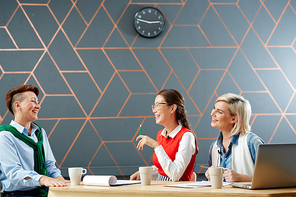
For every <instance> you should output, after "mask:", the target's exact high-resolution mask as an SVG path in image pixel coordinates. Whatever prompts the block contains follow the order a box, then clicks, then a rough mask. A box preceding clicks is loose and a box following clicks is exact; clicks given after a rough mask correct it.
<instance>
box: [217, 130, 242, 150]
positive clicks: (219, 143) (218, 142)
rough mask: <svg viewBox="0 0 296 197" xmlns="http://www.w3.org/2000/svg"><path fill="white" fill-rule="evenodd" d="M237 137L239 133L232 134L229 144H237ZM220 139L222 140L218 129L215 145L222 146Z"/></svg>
mask: <svg viewBox="0 0 296 197" xmlns="http://www.w3.org/2000/svg"><path fill="white" fill-rule="evenodd" d="M238 138H239V134H236V135H234V136H232V138H231V141H230V144H235V145H237V144H238ZM222 140H223V135H222V131H220V133H219V135H218V138H217V145H218V146H219V147H222Z"/></svg>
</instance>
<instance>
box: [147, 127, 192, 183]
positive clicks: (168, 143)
mask: <svg viewBox="0 0 296 197" xmlns="http://www.w3.org/2000/svg"><path fill="white" fill-rule="evenodd" d="M161 132H162V130H160V131H159V132H158V134H157V137H156V140H157V142H158V143H160V144H161V145H162V147H163V148H164V150H165V152H166V154H167V155H168V156H169V158H170V159H171V160H172V161H174V160H175V157H176V153H177V152H178V149H179V144H180V141H181V139H182V137H183V135H184V133H186V132H192V131H190V130H189V129H187V128H185V127H182V129H181V130H180V131H179V132H178V134H177V135H176V136H175V137H174V138H169V139H168V140H166V138H165V137H164V136H163V135H161ZM196 144H197V143H196V140H195V145H196ZM196 153H197V151H196V150H195V153H194V155H192V157H191V160H190V162H189V164H188V166H187V168H186V170H185V171H184V174H183V175H182V177H181V178H180V181H190V179H191V176H192V173H193V169H194V163H195V156H196ZM153 163H154V165H155V166H156V167H157V168H158V173H159V174H161V175H162V176H166V177H168V175H166V173H165V172H164V171H163V169H162V168H161V165H160V163H159V162H158V159H157V156H156V154H155V153H154V155H153Z"/></svg>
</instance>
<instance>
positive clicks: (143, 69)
mask: <svg viewBox="0 0 296 197" xmlns="http://www.w3.org/2000/svg"><path fill="white" fill-rule="evenodd" d="M130 51H131V53H132V54H133V56H134V58H135V59H136V61H137V62H138V64H139V65H140V67H141V68H142V71H143V72H144V73H145V75H146V76H147V78H148V80H149V81H150V82H151V84H152V86H153V87H154V89H155V90H156V91H157V88H156V86H155V84H154V83H153V81H152V79H151V78H150V76H149V75H148V73H147V71H146V70H145V68H144V66H143V65H142V63H141V62H140V61H139V59H138V57H137V56H136V54H135V53H134V51H133V50H131V49H130Z"/></svg>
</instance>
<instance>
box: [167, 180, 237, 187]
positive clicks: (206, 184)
mask: <svg viewBox="0 0 296 197" xmlns="http://www.w3.org/2000/svg"><path fill="white" fill-rule="evenodd" d="M230 184H231V183H228V182H223V186H226V185H230ZM209 186H211V181H201V182H199V181H198V182H191V183H184V184H174V185H166V187H183V188H196V187H209Z"/></svg>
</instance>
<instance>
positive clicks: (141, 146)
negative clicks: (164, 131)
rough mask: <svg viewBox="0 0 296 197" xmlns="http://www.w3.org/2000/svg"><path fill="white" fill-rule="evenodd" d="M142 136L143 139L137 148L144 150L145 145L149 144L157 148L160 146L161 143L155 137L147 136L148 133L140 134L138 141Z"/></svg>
mask: <svg viewBox="0 0 296 197" xmlns="http://www.w3.org/2000/svg"><path fill="white" fill-rule="evenodd" d="M140 138H141V140H140V141H139V143H138V145H137V149H138V150H143V149H144V145H145V144H146V145H148V146H150V147H152V148H156V147H158V146H160V144H159V143H158V142H157V141H155V140H154V139H152V138H150V137H148V136H146V135H139V136H138V137H137V139H136V141H138V140H139V139H140Z"/></svg>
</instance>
